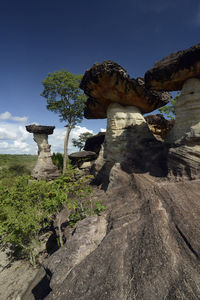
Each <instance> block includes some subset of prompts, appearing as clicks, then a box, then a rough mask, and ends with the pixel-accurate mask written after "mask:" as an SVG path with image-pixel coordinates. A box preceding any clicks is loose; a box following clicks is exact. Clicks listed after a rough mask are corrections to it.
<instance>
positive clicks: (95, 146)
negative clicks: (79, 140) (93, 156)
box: [83, 132, 105, 154]
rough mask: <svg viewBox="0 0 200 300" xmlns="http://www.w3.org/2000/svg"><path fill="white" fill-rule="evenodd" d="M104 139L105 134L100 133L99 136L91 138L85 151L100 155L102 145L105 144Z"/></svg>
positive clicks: (86, 144) (87, 141)
mask: <svg viewBox="0 0 200 300" xmlns="http://www.w3.org/2000/svg"><path fill="white" fill-rule="evenodd" d="M104 139H105V132H99V133H98V134H96V135H93V136H91V137H89V138H88V139H87V140H86V142H85V146H84V149H83V150H85V151H92V152H95V153H97V154H98V153H99V151H100V149H101V145H102V144H103V142H104Z"/></svg>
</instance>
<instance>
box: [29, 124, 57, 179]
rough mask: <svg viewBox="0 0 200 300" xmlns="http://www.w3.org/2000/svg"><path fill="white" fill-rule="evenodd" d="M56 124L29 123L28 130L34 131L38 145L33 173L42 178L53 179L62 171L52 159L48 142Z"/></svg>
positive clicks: (34, 175) (35, 176)
mask: <svg viewBox="0 0 200 300" xmlns="http://www.w3.org/2000/svg"><path fill="white" fill-rule="evenodd" d="M54 128H55V127H54V126H42V125H28V126H26V130H27V131H28V132H30V133H33V136H34V138H33V139H34V141H35V142H36V143H37V146H38V160H37V163H36V166H35V168H34V169H33V171H32V173H31V175H32V177H33V178H35V179H37V180H40V179H46V180H52V179H55V178H56V177H58V176H60V172H59V171H58V169H57V167H56V166H55V165H54V164H53V162H52V160H51V152H50V148H51V146H50V145H49V144H48V135H49V134H52V133H53V130H54Z"/></svg>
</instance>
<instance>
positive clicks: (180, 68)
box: [145, 44, 200, 91]
mask: <svg viewBox="0 0 200 300" xmlns="http://www.w3.org/2000/svg"><path fill="white" fill-rule="evenodd" d="M199 75H200V44H197V45H195V46H193V47H191V48H189V49H186V50H181V51H178V52H175V53H172V54H170V55H169V56H167V57H165V58H164V59H163V60H161V61H159V62H157V63H156V64H155V66H154V67H153V68H152V69H151V70H149V71H147V72H146V74H145V86H146V87H147V88H152V89H153V90H157V91H163V90H164V91H178V90H181V89H182V86H183V84H184V82H185V81H186V80H187V79H189V78H193V77H199Z"/></svg>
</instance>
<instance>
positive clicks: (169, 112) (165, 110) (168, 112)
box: [159, 94, 180, 120]
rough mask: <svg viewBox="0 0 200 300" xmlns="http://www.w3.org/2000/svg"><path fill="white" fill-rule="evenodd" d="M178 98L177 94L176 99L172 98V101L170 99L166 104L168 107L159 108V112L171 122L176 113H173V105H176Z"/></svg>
mask: <svg viewBox="0 0 200 300" xmlns="http://www.w3.org/2000/svg"><path fill="white" fill-rule="evenodd" d="M179 96H180V94H178V95H177V96H176V97H174V99H172V100H171V101H170V102H169V103H168V105H165V106H163V107H161V108H159V112H160V113H161V114H164V115H166V116H167V117H168V118H170V119H171V120H173V119H175V116H176V113H175V104H176V101H177V99H178V97H179Z"/></svg>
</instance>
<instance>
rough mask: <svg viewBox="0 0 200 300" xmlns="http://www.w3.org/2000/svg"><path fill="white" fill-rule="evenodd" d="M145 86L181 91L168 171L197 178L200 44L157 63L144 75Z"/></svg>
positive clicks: (199, 147) (199, 115) (176, 106)
mask: <svg viewBox="0 0 200 300" xmlns="http://www.w3.org/2000/svg"><path fill="white" fill-rule="evenodd" d="M145 84H146V86H147V87H150V88H152V89H156V90H167V91H171V90H179V89H182V92H181V95H180V96H179V97H178V100H177V101H176V105H175V112H176V120H175V125H174V127H173V129H172V130H171V131H170V133H169V136H168V138H167V142H168V143H169V145H170V149H169V163H168V164H169V169H170V170H172V173H173V174H174V175H175V176H187V177H189V178H190V179H194V178H197V177H200V174H199V172H200V154H199V153H200V44H198V45H196V46H193V47H191V48H189V49H187V50H183V51H179V52H177V53H172V54H171V55H169V56H167V57H166V58H164V59H163V60H161V61H160V62H158V63H156V65H155V66H154V67H153V68H152V69H151V70H149V71H148V72H146V74H145ZM174 145H175V147H174ZM189 153H190V155H188V154H189ZM177 156H178V157H179V159H178V160H179V164H178V166H177V163H176V162H177ZM198 174H199V175H198Z"/></svg>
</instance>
